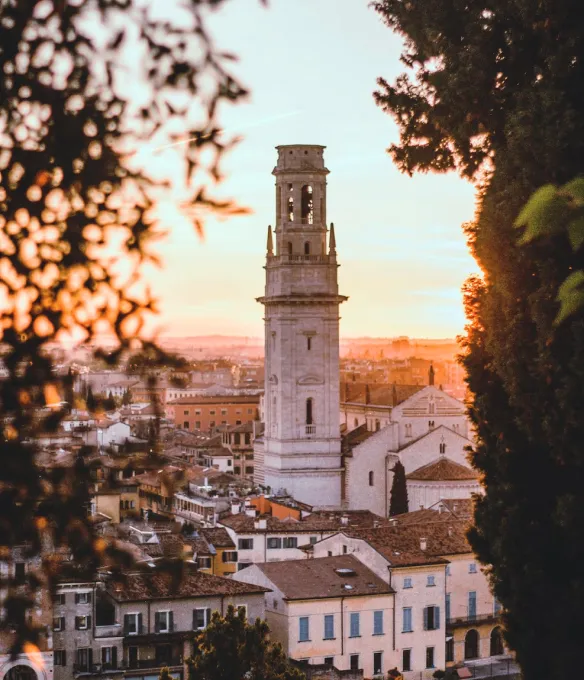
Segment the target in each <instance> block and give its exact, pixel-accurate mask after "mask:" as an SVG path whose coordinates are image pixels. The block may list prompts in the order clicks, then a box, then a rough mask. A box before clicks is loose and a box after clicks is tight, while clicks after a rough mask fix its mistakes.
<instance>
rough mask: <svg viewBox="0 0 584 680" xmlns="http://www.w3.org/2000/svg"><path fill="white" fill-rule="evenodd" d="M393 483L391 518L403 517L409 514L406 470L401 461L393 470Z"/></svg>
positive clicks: (390, 504) (390, 502) (390, 503)
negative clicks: (404, 514) (395, 516)
mask: <svg viewBox="0 0 584 680" xmlns="http://www.w3.org/2000/svg"><path fill="white" fill-rule="evenodd" d="M392 472H393V482H392V484H391V491H390V501H389V516H390V517H393V516H394V515H403V513H405V512H408V487H407V482H406V470H405V468H404V466H403V465H402V462H401V461H399V460H398V461H397V463H396V464H395V465H394V467H393V468H392Z"/></svg>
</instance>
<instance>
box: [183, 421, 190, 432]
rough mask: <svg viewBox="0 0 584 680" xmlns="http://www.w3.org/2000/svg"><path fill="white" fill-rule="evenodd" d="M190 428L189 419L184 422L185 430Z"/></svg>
mask: <svg viewBox="0 0 584 680" xmlns="http://www.w3.org/2000/svg"><path fill="white" fill-rule="evenodd" d="M188 429H189V421H188V420H185V421H184V423H183V430H188Z"/></svg>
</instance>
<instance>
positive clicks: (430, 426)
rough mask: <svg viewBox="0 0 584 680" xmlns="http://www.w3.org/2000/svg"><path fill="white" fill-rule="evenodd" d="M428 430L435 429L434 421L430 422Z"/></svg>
mask: <svg viewBox="0 0 584 680" xmlns="http://www.w3.org/2000/svg"><path fill="white" fill-rule="evenodd" d="M428 429H429V430H433V429H434V421H433V420H429V421H428Z"/></svg>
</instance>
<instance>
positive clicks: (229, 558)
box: [221, 550, 237, 562]
mask: <svg viewBox="0 0 584 680" xmlns="http://www.w3.org/2000/svg"><path fill="white" fill-rule="evenodd" d="M221 559H222V561H223V562H237V550H226V551H225V552H224V553H223V554H222V556H221Z"/></svg>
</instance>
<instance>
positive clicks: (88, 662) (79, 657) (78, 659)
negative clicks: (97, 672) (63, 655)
mask: <svg viewBox="0 0 584 680" xmlns="http://www.w3.org/2000/svg"><path fill="white" fill-rule="evenodd" d="M92 652H93V650H91V649H78V650H76V653H75V665H76V666H77V669H78V670H83V671H88V670H90V668H91V666H92V665H93V659H92V656H93V654H92Z"/></svg>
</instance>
